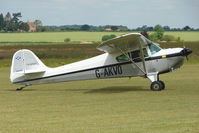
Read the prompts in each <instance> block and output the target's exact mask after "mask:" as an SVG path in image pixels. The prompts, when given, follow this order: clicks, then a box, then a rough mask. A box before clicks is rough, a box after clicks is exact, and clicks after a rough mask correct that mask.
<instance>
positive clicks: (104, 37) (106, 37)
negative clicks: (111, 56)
mask: <svg viewBox="0 0 199 133" xmlns="http://www.w3.org/2000/svg"><path fill="white" fill-rule="evenodd" d="M115 37H117V36H116V35H114V34H112V35H104V36H103V37H102V41H106V40H109V39H112V38H115Z"/></svg>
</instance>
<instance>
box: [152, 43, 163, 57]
mask: <svg viewBox="0 0 199 133" xmlns="http://www.w3.org/2000/svg"><path fill="white" fill-rule="evenodd" d="M149 49H150V51H151V54H152V55H153V54H155V53H157V52H158V51H160V50H161V48H160V47H159V46H158V45H157V44H155V43H150V44H149Z"/></svg>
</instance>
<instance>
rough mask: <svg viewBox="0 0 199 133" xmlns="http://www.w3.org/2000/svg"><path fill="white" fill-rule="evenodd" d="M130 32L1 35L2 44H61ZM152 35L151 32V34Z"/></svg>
mask: <svg viewBox="0 0 199 133" xmlns="http://www.w3.org/2000/svg"><path fill="white" fill-rule="evenodd" d="M127 33H129V32H81V31H78V32H43V33H42V32H39V33H0V42H23V43H24V42H59V43H63V42H64V39H65V38H70V39H71V41H101V38H102V36H103V35H109V34H115V35H117V36H120V35H123V34H127ZM149 33H150V32H149ZM165 34H169V35H174V36H175V37H178V36H179V37H180V38H181V39H182V40H184V41H199V32H181V31H179V32H165Z"/></svg>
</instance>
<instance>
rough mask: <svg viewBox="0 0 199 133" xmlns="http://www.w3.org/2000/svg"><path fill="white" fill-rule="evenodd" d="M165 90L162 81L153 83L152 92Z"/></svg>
mask: <svg viewBox="0 0 199 133" xmlns="http://www.w3.org/2000/svg"><path fill="white" fill-rule="evenodd" d="M163 88H164V84H163V82H160V81H154V82H152V83H151V90H152V91H161V90H163Z"/></svg>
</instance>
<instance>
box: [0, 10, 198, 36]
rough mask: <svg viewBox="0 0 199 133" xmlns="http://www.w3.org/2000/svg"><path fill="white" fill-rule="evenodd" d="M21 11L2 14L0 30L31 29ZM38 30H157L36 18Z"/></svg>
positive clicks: (188, 28)
mask: <svg viewBox="0 0 199 133" xmlns="http://www.w3.org/2000/svg"><path fill="white" fill-rule="evenodd" d="M21 17H22V16H21V13H20V12H19V13H13V14H12V15H11V14H10V13H9V12H8V13H7V14H6V15H5V16H3V14H2V13H1V14H0V31H1V32H16V31H29V25H28V24H27V23H26V22H23V21H21V20H20V18H21ZM34 24H35V26H36V31H38V32H45V31H155V30H156V26H154V27H153V26H147V25H143V26H142V27H137V28H134V29H129V28H128V27H127V26H123V25H105V26H93V25H89V24H84V25H62V26H43V25H42V22H41V20H35V21H34ZM162 28H163V30H164V31H199V28H198V29H194V28H192V27H190V26H188V25H187V26H185V27H183V28H170V27H169V26H163V27H162Z"/></svg>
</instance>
